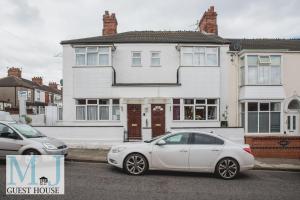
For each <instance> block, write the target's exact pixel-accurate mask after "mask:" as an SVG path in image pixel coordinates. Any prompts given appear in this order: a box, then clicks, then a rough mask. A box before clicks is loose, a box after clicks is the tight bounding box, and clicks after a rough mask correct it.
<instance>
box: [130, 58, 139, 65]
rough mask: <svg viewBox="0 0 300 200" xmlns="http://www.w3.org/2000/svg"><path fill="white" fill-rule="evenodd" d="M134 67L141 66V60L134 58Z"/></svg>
mask: <svg viewBox="0 0 300 200" xmlns="http://www.w3.org/2000/svg"><path fill="white" fill-rule="evenodd" d="M132 65H135V66H140V65H141V58H132Z"/></svg>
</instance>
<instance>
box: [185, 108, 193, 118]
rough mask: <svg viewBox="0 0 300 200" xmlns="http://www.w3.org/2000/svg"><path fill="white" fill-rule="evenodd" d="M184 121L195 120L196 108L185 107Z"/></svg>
mask: <svg viewBox="0 0 300 200" xmlns="http://www.w3.org/2000/svg"><path fill="white" fill-rule="evenodd" d="M184 119H185V120H193V119H194V106H184Z"/></svg>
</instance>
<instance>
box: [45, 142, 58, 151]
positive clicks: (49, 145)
mask: <svg viewBox="0 0 300 200" xmlns="http://www.w3.org/2000/svg"><path fill="white" fill-rule="evenodd" d="M43 145H44V147H46V149H49V150H54V149H57V148H56V146H54V145H53V144H50V143H43Z"/></svg>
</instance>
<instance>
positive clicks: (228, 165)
mask: <svg viewBox="0 0 300 200" xmlns="http://www.w3.org/2000/svg"><path fill="white" fill-rule="evenodd" d="M217 170H218V174H219V176H221V177H222V178H223V179H232V178H234V177H235V176H236V175H237V174H238V171H239V167H238V164H237V162H236V161H235V160H233V159H231V158H225V159H223V160H221V161H220V162H219V164H218V169H217Z"/></svg>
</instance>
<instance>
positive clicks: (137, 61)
mask: <svg viewBox="0 0 300 200" xmlns="http://www.w3.org/2000/svg"><path fill="white" fill-rule="evenodd" d="M131 56H132V57H131V64H132V66H142V52H140V51H133V52H132V54H131Z"/></svg>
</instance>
